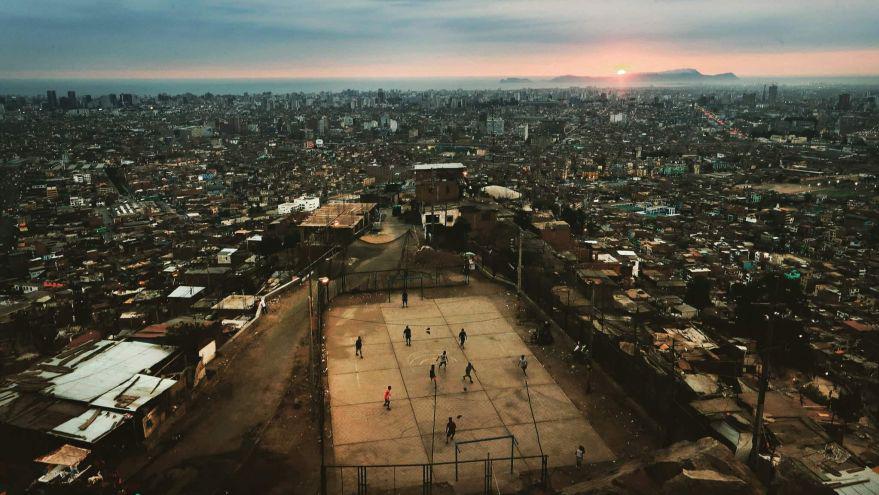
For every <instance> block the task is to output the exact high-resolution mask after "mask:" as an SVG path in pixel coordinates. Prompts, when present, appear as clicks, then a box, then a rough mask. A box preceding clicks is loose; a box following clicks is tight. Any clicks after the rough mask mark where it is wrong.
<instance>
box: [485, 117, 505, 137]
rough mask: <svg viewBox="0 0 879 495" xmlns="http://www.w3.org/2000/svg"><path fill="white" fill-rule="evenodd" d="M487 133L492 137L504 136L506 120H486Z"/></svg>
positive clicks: (499, 118) (498, 118)
mask: <svg viewBox="0 0 879 495" xmlns="http://www.w3.org/2000/svg"><path fill="white" fill-rule="evenodd" d="M485 132H487V133H489V134H491V135H492V136H502V135H503V134H504V119H503V118H501V117H489V118H487V119H486V120H485Z"/></svg>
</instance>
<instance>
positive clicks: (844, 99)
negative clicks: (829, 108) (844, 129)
mask: <svg viewBox="0 0 879 495" xmlns="http://www.w3.org/2000/svg"><path fill="white" fill-rule="evenodd" d="M836 109H837V110H839V111H840V112H847V111H849V110H851V109H852V95H850V94H848V93H842V94H841V95H839V101H837V102H836Z"/></svg>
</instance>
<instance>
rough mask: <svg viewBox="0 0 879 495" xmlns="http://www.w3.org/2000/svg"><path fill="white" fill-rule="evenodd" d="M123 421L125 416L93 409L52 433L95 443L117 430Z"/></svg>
mask: <svg viewBox="0 0 879 495" xmlns="http://www.w3.org/2000/svg"><path fill="white" fill-rule="evenodd" d="M123 421H125V414H120V413H117V412H113V411H104V410H101V409H94V408H91V409H89V410H88V411H86V412H84V413H82V414H80V415H79V416H77V417H75V418H73V419H71V420H68V421H66V422H64V423H61V424H60V425H58V426H56V427H55V428H54V429H52V431H51V433H52V434H53V435H57V436H60V437H66V438H72V439H76V440H79V441H82V442H88V443H95V442H97V441H98V440H100V439H102V438H104V437H105V436H107V434H109V433H110V432H111V431H113V430H115V429H116V427H117V426H119V425H120V424H121V423H122V422H123Z"/></svg>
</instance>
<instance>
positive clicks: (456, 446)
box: [455, 443, 458, 481]
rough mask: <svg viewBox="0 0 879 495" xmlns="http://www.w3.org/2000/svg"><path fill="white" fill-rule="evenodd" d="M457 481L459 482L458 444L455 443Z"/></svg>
mask: <svg viewBox="0 0 879 495" xmlns="http://www.w3.org/2000/svg"><path fill="white" fill-rule="evenodd" d="M455 481H458V444H457V443H455Z"/></svg>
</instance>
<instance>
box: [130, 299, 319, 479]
mask: <svg viewBox="0 0 879 495" xmlns="http://www.w3.org/2000/svg"><path fill="white" fill-rule="evenodd" d="M307 298H308V291H307V289H306V288H299V289H296V290H295V291H294V292H291V293H289V294H286V295H285V296H284V297H283V298H282V299H281V300H280V301H279V302H278V303H276V304H274V305H273V308H272V312H271V313H270V314H268V315H266V316H264V317H263V318H262V319H261V320H260V321H259V322H258V323H257V324H256V325H254V327H252V328H250V329H249V330H247V332H248V333H247V334H244V335H241V336H240V337H239V338H238V339H236V340H235V341H234V342H232V343H231V344H230V345H229V346H227V347H229V349H226V348H224V349H223V352H222V354H221V357H219V358H218V359H221V360H226V362H225V363H223V362H221V363H219V364H220V366H219V369H218V372H217V375H216V376H215V377H214V378H213V379H212V383H211V384H209V385H207V386H208V387H210V388H209V389H208V390H206V391H205V393H204V395H202V396H201V397H199V398H198V399H197V400H196V401H195V402H194V403H193V404H192V405H191V406H190V409H189V411H187V413H186V417H185V418H184V420H183V421H182V423H181V424H180V425H179V426H178V427H177V428H176V430H177V431H175V432H173V433H172V434H171V435H170V437H171V441H170V445H166V446H162V447H160V448H159V450H158V452H157V453H156V452H153V453H152V455H153V456H154V457H152V459H151V460H150V461H149V463H148V464H147V465H146V466H145V467H144V468H143V469H141V470H140V471H139V472H138V473H137V475H136V476H135V477H134V478H133V480H132V485H134V487H136V488H139V489H140V491H141V493H145V494H152V493H163V494H166V493H167V494H173V493H187V494H189V493H217V492H224V493H229V492H240V493H253V492H254V484H255V483H261V484H265V485H266V486H263V487H261V489H260V490H258V491H259V492H260V493H269V492H270V491H271V490H269V487H270V486H278V487H286V492H287V493H290V492H291V490H292V489H296V488H303V485H307V484H309V483H310V482H311V481H312V478H313V476H312V475H313V473H314V467H315V466H319V465H320V462H319V460H317V463H316V464H315V463H314V459H315V458H316V455H310V454H311V453H312V452H311V451H315V452H316V450H317V435H316V432H314V431H313V429H312V428H310V425H311V421H310V419H309V416H308V405H309V397H308V395H307V394H308V389H307V367H306V363H307V357H308V350H307V343H308V342H307V338H308V309H307ZM291 425H298V427H297V428H296V429H292V428H291ZM279 428H281V429H280V430H279ZM309 430H311V431H309ZM281 432H282V433H283V435H281V434H280V433H281ZM309 434H310V435H311V438H308V436H309ZM279 436H283V437H284V438H283V440H284V441H283V442H279ZM261 440H262V441H261ZM290 450H295V452H294V454H295V455H285V454H291V452H290ZM254 470H257V471H259V472H261V473H262V475H261V476H254V474H255V473H254V472H253V471H254ZM306 473H307V474H306ZM300 475H301V476H300ZM295 491H296V492H297V493H299V492H300V491H299V490H298V489H297V490H295ZM303 491H307V490H303Z"/></svg>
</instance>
